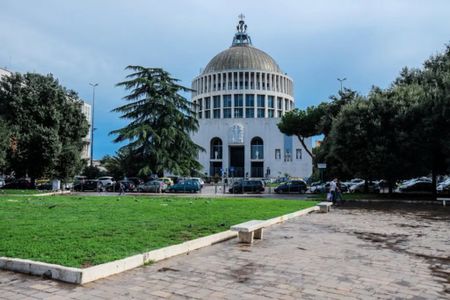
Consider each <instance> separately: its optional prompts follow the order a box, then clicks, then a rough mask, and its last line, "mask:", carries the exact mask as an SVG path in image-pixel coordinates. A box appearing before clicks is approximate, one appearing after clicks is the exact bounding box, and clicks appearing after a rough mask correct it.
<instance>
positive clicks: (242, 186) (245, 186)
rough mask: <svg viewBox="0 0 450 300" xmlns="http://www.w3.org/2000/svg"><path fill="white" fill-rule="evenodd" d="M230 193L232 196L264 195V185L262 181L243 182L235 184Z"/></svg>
mask: <svg viewBox="0 0 450 300" xmlns="http://www.w3.org/2000/svg"><path fill="white" fill-rule="evenodd" d="M228 191H229V192H230V193H232V194H240V193H262V192H264V184H263V183H262V181H261V180H242V181H237V182H235V183H233V185H232V186H231V188H230V189H229V190H228Z"/></svg>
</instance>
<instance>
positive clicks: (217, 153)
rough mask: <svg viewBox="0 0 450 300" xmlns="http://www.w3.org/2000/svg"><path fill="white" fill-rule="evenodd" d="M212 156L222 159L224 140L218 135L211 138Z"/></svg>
mask: <svg viewBox="0 0 450 300" xmlns="http://www.w3.org/2000/svg"><path fill="white" fill-rule="evenodd" d="M210 158H211V159H222V140H221V139H220V138H218V137H215V138H213V139H212V140H211V147H210Z"/></svg>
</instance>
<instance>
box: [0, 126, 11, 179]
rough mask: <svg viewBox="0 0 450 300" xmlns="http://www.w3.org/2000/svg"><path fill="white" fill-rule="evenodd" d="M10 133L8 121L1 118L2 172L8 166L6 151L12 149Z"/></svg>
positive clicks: (0, 150)
mask: <svg viewBox="0 0 450 300" xmlns="http://www.w3.org/2000/svg"><path fill="white" fill-rule="evenodd" d="M9 135H10V133H9V129H8V127H7V126H6V122H5V121H4V120H3V119H2V118H0V173H2V170H4V169H5V168H6V153H7V152H8V150H9V149H10V136H9Z"/></svg>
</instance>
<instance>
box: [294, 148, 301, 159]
mask: <svg viewBox="0 0 450 300" xmlns="http://www.w3.org/2000/svg"><path fill="white" fill-rule="evenodd" d="M295 159H302V149H295Z"/></svg>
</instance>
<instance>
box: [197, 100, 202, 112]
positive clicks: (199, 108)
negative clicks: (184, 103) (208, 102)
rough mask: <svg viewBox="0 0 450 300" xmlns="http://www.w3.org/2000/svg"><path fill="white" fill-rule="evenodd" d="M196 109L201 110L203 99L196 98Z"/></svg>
mask: <svg viewBox="0 0 450 300" xmlns="http://www.w3.org/2000/svg"><path fill="white" fill-rule="evenodd" d="M198 110H200V111H201V110H203V99H198Z"/></svg>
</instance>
